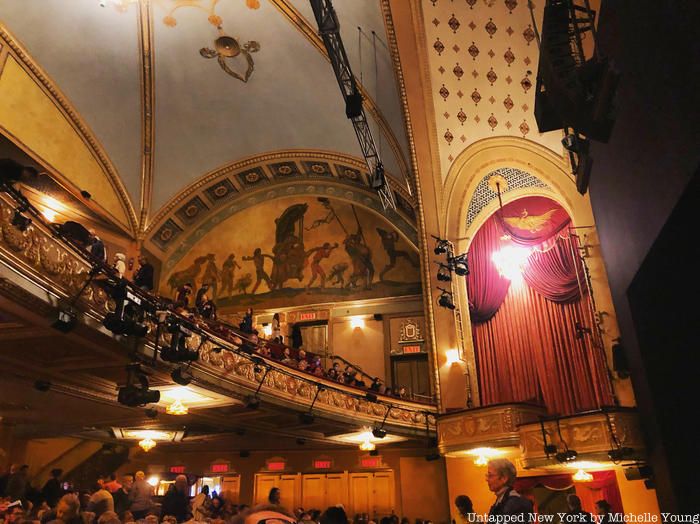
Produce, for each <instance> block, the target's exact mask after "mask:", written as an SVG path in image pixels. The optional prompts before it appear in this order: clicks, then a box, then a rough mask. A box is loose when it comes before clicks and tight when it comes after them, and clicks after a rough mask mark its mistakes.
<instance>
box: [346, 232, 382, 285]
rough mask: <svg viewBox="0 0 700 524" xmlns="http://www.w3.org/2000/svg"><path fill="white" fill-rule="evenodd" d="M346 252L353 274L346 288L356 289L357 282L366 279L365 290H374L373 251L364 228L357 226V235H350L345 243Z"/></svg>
mask: <svg viewBox="0 0 700 524" xmlns="http://www.w3.org/2000/svg"><path fill="white" fill-rule="evenodd" d="M343 243H344V244H345V251H346V252H347V254H348V255H349V256H350V260H351V261H352V274H351V275H350V279H349V280H348V283H347V286H346V287H356V286H357V285H358V284H357V281H358V280H362V279H364V281H365V289H372V279H373V278H374V264H372V251H370V249H369V247H367V243H366V242H365V237H364V235H363V234H362V227H361V226H360V224H359V222H358V224H357V233H355V234H350V235H348V236H347V237H345V240H344V241H343Z"/></svg>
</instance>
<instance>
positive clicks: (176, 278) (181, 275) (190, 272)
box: [168, 257, 207, 293]
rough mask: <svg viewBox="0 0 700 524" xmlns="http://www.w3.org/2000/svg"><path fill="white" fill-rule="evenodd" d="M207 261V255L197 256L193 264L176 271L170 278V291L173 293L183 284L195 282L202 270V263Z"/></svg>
mask: <svg viewBox="0 0 700 524" xmlns="http://www.w3.org/2000/svg"><path fill="white" fill-rule="evenodd" d="M206 261H207V257H197V258H195V259H194V262H193V263H192V265H191V266H189V267H187V268H185V269H183V270H182V271H176V272H175V273H173V274H172V275H170V278H168V286H169V287H170V292H171V293H173V292H175V291H176V290H177V289H179V288H180V287H182V286H183V285H185V284H187V283H188V282H194V281H195V279H196V278H197V276H198V275H199V273H200V271H201V270H202V265H203V264H204V262H206Z"/></svg>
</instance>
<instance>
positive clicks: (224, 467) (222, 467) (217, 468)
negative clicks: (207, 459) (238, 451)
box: [211, 464, 228, 473]
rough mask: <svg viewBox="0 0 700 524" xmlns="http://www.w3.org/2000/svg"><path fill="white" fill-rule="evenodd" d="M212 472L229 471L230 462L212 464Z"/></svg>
mask: <svg viewBox="0 0 700 524" xmlns="http://www.w3.org/2000/svg"><path fill="white" fill-rule="evenodd" d="M211 472H212V473H226V472H228V464H212V465H211Z"/></svg>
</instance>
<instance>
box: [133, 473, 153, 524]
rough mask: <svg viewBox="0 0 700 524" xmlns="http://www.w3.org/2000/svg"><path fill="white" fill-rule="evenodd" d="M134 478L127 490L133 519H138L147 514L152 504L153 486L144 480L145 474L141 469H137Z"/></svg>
mask: <svg viewBox="0 0 700 524" xmlns="http://www.w3.org/2000/svg"><path fill="white" fill-rule="evenodd" d="M135 478H136V480H135V481H134V485H133V486H132V487H131V490H130V491H129V501H130V502H131V513H132V514H133V515H134V519H136V520H140V519H142V518H144V517H145V516H146V515H148V512H149V511H150V510H151V507H152V506H153V501H152V497H153V486H151V485H150V484H149V483H148V482H146V474H145V473H144V472H143V471H137V472H136V477H135Z"/></svg>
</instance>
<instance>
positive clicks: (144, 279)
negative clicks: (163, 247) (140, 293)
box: [134, 255, 153, 291]
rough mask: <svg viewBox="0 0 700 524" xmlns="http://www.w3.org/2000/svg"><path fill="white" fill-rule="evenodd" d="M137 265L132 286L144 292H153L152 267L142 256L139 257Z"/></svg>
mask: <svg viewBox="0 0 700 524" xmlns="http://www.w3.org/2000/svg"><path fill="white" fill-rule="evenodd" d="M139 264H140V265H139V268H138V269H137V270H136V274H135V275H134V284H136V285H137V286H138V287H140V288H141V289H144V290H146V291H153V266H152V265H151V263H150V262H149V261H148V259H147V258H146V257H145V256H143V255H141V256H140V257H139Z"/></svg>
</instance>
